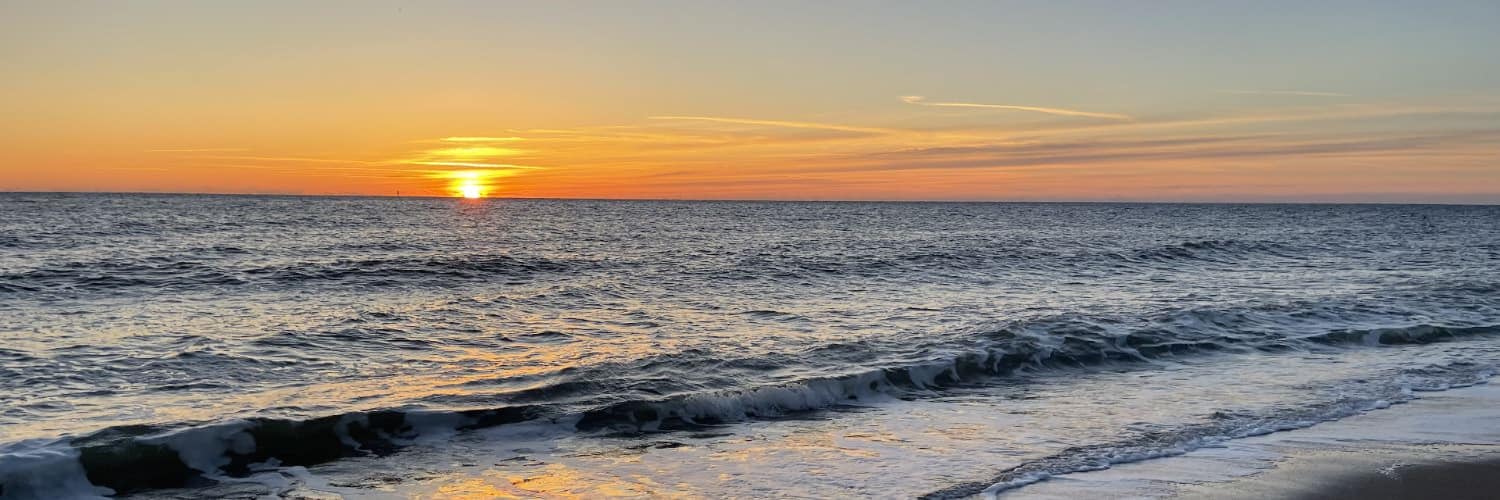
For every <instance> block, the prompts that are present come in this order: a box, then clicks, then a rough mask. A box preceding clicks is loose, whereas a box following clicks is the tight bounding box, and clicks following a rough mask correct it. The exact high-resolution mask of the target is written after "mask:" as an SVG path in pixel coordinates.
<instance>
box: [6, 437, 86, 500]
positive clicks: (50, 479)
mask: <svg viewBox="0 0 1500 500" xmlns="http://www.w3.org/2000/svg"><path fill="white" fill-rule="evenodd" d="M0 485H4V487H5V489H4V494H3V495H0V498H4V499H6V500H29V499H38V500H42V499H48V500H50V499H57V498H77V499H91V498H105V497H106V495H113V494H114V490H111V489H109V488H101V487H98V486H94V485H93V484H92V483H90V482H89V479H88V475H87V474H85V472H84V469H83V464H82V463H79V461H78V450H76V449H74V448H72V447H71V446H68V444H67V443H66V442H61V441H39V440H34V441H21V442H16V443H11V444H7V445H4V446H3V447H0Z"/></svg>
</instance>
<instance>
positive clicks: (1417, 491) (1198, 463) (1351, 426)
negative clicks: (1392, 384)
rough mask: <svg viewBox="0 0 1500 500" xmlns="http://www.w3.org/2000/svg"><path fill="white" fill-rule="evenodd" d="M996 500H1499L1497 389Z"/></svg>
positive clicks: (1070, 479)
mask: <svg viewBox="0 0 1500 500" xmlns="http://www.w3.org/2000/svg"><path fill="white" fill-rule="evenodd" d="M1001 498H1004V499H1012V498H1014V499H1034V498H1035V499H1069V500H1076V499H1078V498H1174V499H1184V500H1250V499H1257V500H1259V499H1266V498H1287V499H1306V500H1314V499H1316V500H1325V499H1356V498H1358V499H1429V498H1442V499H1470V498H1473V499H1479V498H1486V499H1488V498H1500V386H1495V385H1481V386H1476V387H1470V388H1462V389H1454V390H1449V391H1444V392H1433V393H1424V394H1423V397H1422V399H1419V400H1417V401H1414V402H1411V403H1408V404H1403V405H1396V406H1394V407H1391V408H1389V409H1384V410H1377V411H1371V412H1368V413H1365V414H1362V415H1357V416H1354V417H1350V418H1346V419H1343V420H1339V421H1335V422H1327V423H1323V424H1319V425H1316V426H1313V427H1310V428H1306V429H1299V430H1295V431H1288V432H1280V433H1275V434H1269V435H1265V436H1259V437H1254V438H1248V439H1242V440H1237V441H1230V442H1228V443H1224V444H1223V445H1222V446H1217V447H1210V448H1203V449H1199V450H1196V451H1193V452H1190V453H1187V454H1185V455H1180V456H1176V457H1170V458H1164V459H1157V460H1147V461H1143V462H1136V463H1129V464H1121V465H1117V466H1115V467H1112V468H1110V469H1106V470H1101V471H1096V472H1086V473H1079V474H1068V475H1063V476H1057V477H1054V478H1051V479H1049V480H1047V481H1043V482H1040V483H1036V484H1033V485H1030V486H1026V487H1022V488H1017V489H1015V490H1010V491H1007V492H1004V493H1003V494H1002V495H1001Z"/></svg>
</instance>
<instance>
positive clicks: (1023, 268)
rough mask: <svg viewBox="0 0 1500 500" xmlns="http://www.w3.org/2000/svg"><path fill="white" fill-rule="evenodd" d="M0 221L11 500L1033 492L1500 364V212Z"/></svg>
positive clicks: (342, 207) (785, 209) (55, 203)
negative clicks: (1067, 477) (1038, 485)
mask: <svg viewBox="0 0 1500 500" xmlns="http://www.w3.org/2000/svg"><path fill="white" fill-rule="evenodd" d="M0 214H3V215H0V495H3V497H4V498H65V497H85V496H99V495H121V496H134V497H141V498H158V497H171V498H184V497H186V498H193V497H202V498H217V497H233V496H243V497H255V496H260V495H272V496H278V495H279V496H283V497H297V498H336V497H338V496H344V497H348V498H363V497H389V498H493V497H505V496H512V497H523V498H525V497H558V498H561V497H570V496H573V497H582V498H592V497H599V496H649V497H686V498H705V497H711V498H763V497H808V498H833V497H879V498H912V497H928V498H960V497H966V496H973V495H994V494H1002V493H1023V492H1024V491H1025V486H1026V485H1028V484H1031V483H1035V482H1037V481H1042V480H1045V479H1047V478H1049V477H1054V476H1057V475H1061V474H1068V473H1079V472H1084V471H1090V470H1097V469H1102V468H1106V467H1109V466H1110V465H1112V464H1118V463H1124V462H1131V461H1138V460H1147V459H1151V458H1155V457H1163V456H1171V455H1176V454H1181V453H1185V452H1187V451H1191V450H1193V449H1197V448H1201V447H1205V446H1214V445H1218V444H1222V443H1225V442H1230V441H1233V440H1236V439H1240V438H1244V437H1248V436H1255V435H1260V434H1266V433H1269V432H1274V431H1279V430H1286V429H1295V428H1301V427H1308V426H1311V425H1314V424H1317V423H1319V422H1325V421H1332V420H1339V419H1342V418H1345V417H1349V416H1352V415H1357V414H1360V413H1364V412H1369V411H1378V410H1381V409H1384V408H1387V407H1389V406H1391V405H1399V404H1401V403H1403V402H1406V401H1410V400H1412V399H1414V398H1418V397H1420V396H1421V395H1422V394H1423V392H1424V391H1438V390H1444V389H1449V388H1453V387H1463V386H1468V385H1473V384H1476V383H1482V382H1484V381H1485V380H1486V379H1487V378H1488V377H1489V376H1490V375H1491V373H1492V371H1493V369H1494V366H1495V363H1496V362H1497V361H1500V336H1496V335H1494V334H1495V333H1497V332H1500V207H1497V206H1435V205H1233V204H1112V203H1090V204H1066V203H856V202H814V203H801V202H729V201H723V202H707V201H691V202H690V201H682V202H679V201H581V200H580V201H562V200H507V199H487V200H458V199H432V198H338V197H295V196H285V197H275V196H206V195H205V196H198V195H144V194H141V195H137V194H22V193H10V194H0ZM1384 411H1400V409H1399V408H1396V409H1390V410H1384Z"/></svg>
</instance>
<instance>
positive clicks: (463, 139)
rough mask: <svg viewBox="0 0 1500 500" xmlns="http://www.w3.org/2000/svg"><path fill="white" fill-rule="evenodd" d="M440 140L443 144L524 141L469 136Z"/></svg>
mask: <svg viewBox="0 0 1500 500" xmlns="http://www.w3.org/2000/svg"><path fill="white" fill-rule="evenodd" d="M440 140H441V141H443V142H515V141H520V140H523V139H522V138H520V137H478V136H475V137H467V136H460V137H444V138H442V139H440Z"/></svg>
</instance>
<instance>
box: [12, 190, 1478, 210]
mask: <svg viewBox="0 0 1500 500" xmlns="http://www.w3.org/2000/svg"><path fill="white" fill-rule="evenodd" d="M15 194H57V195H151V196H265V197H281V198H390V199H401V198H414V199H423V200H457V201H464V202H479V201H483V200H516V201H626V202H629V201H646V202H662V201H674V202H743V203H975V204H982V203H992V204H1001V203H1010V204H1041V203H1056V204H1136V205H1442V206H1475V207H1492V206H1500V199H1497V200H1496V201H1491V202H1475V201H1336V200H1316V201H1288V200H1280V201H1278V200H1228V201H1193V200H1170V199H1168V200H1129V199H1119V200H1109V199H1047V200H1024V199H1012V200H1001V199H994V200H973V199H952V200H945V199H915V200H899V199H863V198H826V199H800V198H587V197H579V198H568V197H546V196H486V197H483V198H478V199H466V198H463V197H459V196H437V195H394V194H352V193H343V194H337V193H330V194H307V193H224V192H191V191H22V190H0V196H4V195H15ZM1493 196H1496V197H1497V198H1500V193H1496V194H1494V195H1493Z"/></svg>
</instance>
